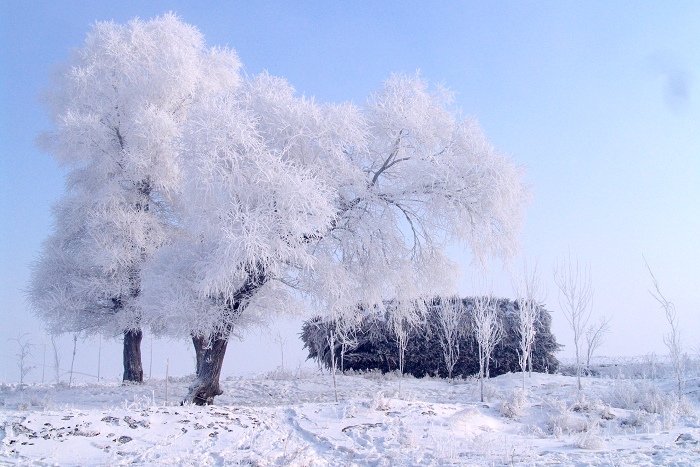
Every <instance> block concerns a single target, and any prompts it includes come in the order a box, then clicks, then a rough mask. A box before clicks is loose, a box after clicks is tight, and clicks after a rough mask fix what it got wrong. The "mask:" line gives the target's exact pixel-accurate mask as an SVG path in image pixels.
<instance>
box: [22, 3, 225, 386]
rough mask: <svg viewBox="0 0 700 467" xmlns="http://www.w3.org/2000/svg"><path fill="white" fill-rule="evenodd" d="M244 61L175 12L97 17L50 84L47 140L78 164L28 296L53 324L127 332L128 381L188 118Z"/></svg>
mask: <svg viewBox="0 0 700 467" xmlns="http://www.w3.org/2000/svg"><path fill="white" fill-rule="evenodd" d="M237 70H238V61H237V58H236V57H235V55H234V54H233V53H230V52H226V51H220V50H212V51H209V50H207V49H205V48H204V43H203V38H202V36H201V34H200V33H199V31H197V30H196V29H195V28H193V27H191V26H189V25H186V24H184V23H182V22H181V21H180V20H179V19H178V18H177V17H175V16H174V15H172V14H167V15H164V16H162V17H160V18H156V19H154V20H151V21H145V22H144V21H140V20H137V19H136V20H133V21H131V22H129V23H128V24H125V25H120V24H115V23H112V22H100V23H97V24H95V26H94V27H93V29H92V30H91V32H90V33H89V34H88V36H87V39H86V40H85V44H84V45H83V47H82V48H80V49H78V50H77V51H76V52H75V53H74V54H73V55H72V57H71V59H70V60H69V61H68V62H67V63H66V64H65V66H64V67H63V68H62V70H61V71H60V73H58V74H57V76H56V78H55V80H54V83H53V84H52V86H51V88H50V89H49V90H48V92H47V97H46V101H47V104H48V107H49V109H50V112H51V117H52V119H53V122H54V129H53V131H52V132H51V133H49V134H47V135H45V136H44V137H42V141H43V145H44V146H45V148H46V149H47V150H49V151H50V152H52V153H53V154H54V155H55V157H56V158H57V159H58V160H59V161H60V162H61V163H63V164H65V165H66V166H68V167H69V169H70V171H69V173H68V176H67V182H66V193H65V195H64V197H63V198H62V199H61V200H60V201H59V203H58V204H57V206H56V207H55V208H54V213H53V214H54V229H53V230H54V231H53V233H52V234H51V236H50V237H49V238H48V239H47V240H46V242H45V244H44V247H43V251H42V254H41V256H40V258H39V260H38V262H37V263H36V264H35V265H34V270H33V275H32V280H31V284H30V287H29V291H28V295H29V300H30V303H31V304H32V306H33V309H34V311H35V312H36V314H37V315H38V316H39V317H40V318H41V319H42V320H43V321H44V322H45V324H46V326H47V328H48V329H49V331H50V332H51V333H54V334H60V333H64V332H80V333H83V334H91V333H101V334H105V335H108V336H115V335H119V334H121V335H123V339H124V352H123V357H124V377H123V379H124V381H125V382H141V381H142V380H143V368H142V362H141V339H142V337H143V334H142V327H143V326H144V324H145V323H144V318H143V314H142V312H141V309H140V308H139V306H138V303H137V302H138V298H139V297H140V295H141V293H142V287H141V279H142V269H143V265H144V263H145V262H146V261H147V260H148V259H149V258H151V257H152V256H153V254H154V253H155V251H156V250H157V249H158V248H160V247H161V246H163V245H165V244H167V243H168V242H169V238H170V237H171V235H172V231H173V230H174V228H175V223H174V222H173V218H172V208H171V206H170V205H169V201H171V200H172V199H173V198H174V197H175V196H176V195H177V194H178V193H179V190H180V183H181V170H180V168H179V164H178V150H179V142H178V137H179V135H180V133H181V131H182V125H183V124H184V122H185V121H186V119H187V114H188V110H189V108H190V107H191V106H192V104H193V103H194V102H196V101H197V99H198V97H199V96H200V95H201V94H204V93H206V92H208V91H211V90H213V89H215V88H218V87H222V86H232V85H235V84H236V83H237V82H238V79H239V77H238V74H237Z"/></svg>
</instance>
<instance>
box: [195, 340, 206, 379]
mask: <svg viewBox="0 0 700 467" xmlns="http://www.w3.org/2000/svg"><path fill="white" fill-rule="evenodd" d="M192 343H193V344H194V353H195V355H196V357H197V363H196V365H197V366H196V367H195V369H194V370H195V374H196V375H197V377H199V375H200V374H201V373H202V361H203V360H204V351H205V350H206V347H207V344H208V343H209V341H208V340H207V338H206V337H204V336H194V335H193V336H192Z"/></svg>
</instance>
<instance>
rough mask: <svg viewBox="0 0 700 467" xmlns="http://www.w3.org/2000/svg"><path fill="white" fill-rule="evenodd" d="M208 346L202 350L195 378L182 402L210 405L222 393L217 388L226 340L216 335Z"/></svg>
mask: <svg viewBox="0 0 700 467" xmlns="http://www.w3.org/2000/svg"><path fill="white" fill-rule="evenodd" d="M193 341H194V338H193ZM208 344H209V345H207V346H205V347H206V348H204V352H203V354H202V358H201V366H200V367H199V371H198V372H197V378H196V379H195V380H194V381H193V382H192V384H191V385H190V387H189V392H188V394H187V397H186V398H185V401H184V402H191V403H193V404H196V405H210V404H212V403H213V402H214V397H216V396H219V395H221V394H223V393H224V391H223V390H222V389H221V388H220V387H219V377H220V376H221V366H222V365H223V363H224V356H225V355H226V346H227V345H228V339H227V338H224V337H221V336H219V335H217V336H214V337H212V339H211V341H210V342H209V343H208ZM196 345H197V344H195V346H196Z"/></svg>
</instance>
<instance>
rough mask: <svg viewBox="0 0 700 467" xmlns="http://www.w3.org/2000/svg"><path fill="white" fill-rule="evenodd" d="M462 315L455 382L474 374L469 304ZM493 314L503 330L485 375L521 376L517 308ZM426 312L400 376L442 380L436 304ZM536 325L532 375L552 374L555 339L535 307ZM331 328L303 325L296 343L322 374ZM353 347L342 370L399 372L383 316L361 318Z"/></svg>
mask: <svg viewBox="0 0 700 467" xmlns="http://www.w3.org/2000/svg"><path fill="white" fill-rule="evenodd" d="M462 301H463V304H464V307H465V309H466V316H465V319H464V322H463V326H464V327H465V333H464V337H463V338H462V339H461V341H460V346H459V347H460V355H459V359H458V361H457V365H456V366H455V368H454V375H455V376H469V375H475V374H478V372H479V359H478V346H477V343H476V339H474V337H473V333H472V330H471V319H470V313H471V310H472V309H473V302H474V300H473V298H464V299H462ZM497 304H498V310H499V315H500V317H501V320H502V323H503V325H504V337H503V339H502V340H501V342H500V343H499V344H497V345H496V348H495V349H494V352H493V355H492V359H491V365H490V374H491V376H497V375H500V374H503V373H508V372H517V371H520V365H519V363H518V348H519V339H520V334H519V332H518V319H519V318H518V302H517V301H511V300H508V299H498V300H497ZM431 305H432V306H429V307H428V311H427V313H426V314H425V317H424V319H423V320H422V322H421V324H420V325H419V326H417V327H416V328H414V329H413V330H412V332H411V334H410V338H409V341H408V347H407V349H406V355H405V358H406V363H405V372H406V373H408V374H411V375H413V376H416V377H422V376H425V375H430V376H436V375H437V376H441V377H447V368H446V367H445V362H444V359H443V354H442V347H441V346H440V338H439V335H438V327H437V323H438V318H437V311H436V310H437V306H439V305H440V299H439V298H436V299H434V300H433V301H432V303H431ZM538 311H539V320H538V321H537V324H536V335H535V343H534V347H533V355H532V356H533V358H532V363H533V370H534V371H537V372H547V373H553V372H555V371H556V370H557V368H558V367H559V361H558V360H557V358H556V357H555V353H556V352H557V351H558V350H559V348H560V345H559V344H557V342H556V339H555V337H554V335H553V334H552V332H551V323H552V318H551V316H550V312H549V311H547V310H546V309H545V308H544V307H542V306H540V307H538ZM334 328H335V324H334V323H333V322H332V321H324V320H323V319H322V318H320V317H316V318H312V319H310V320H308V321H306V322H305V323H304V325H303V327H302V333H301V339H302V341H303V342H304V348H306V349H308V351H309V356H308V358H310V359H315V360H317V361H318V362H319V364H322V365H324V366H325V367H326V368H330V367H331V352H330V346H329V345H328V336H329V334H330V331H331V329H334ZM356 342H357V346H356V347H355V348H354V349H351V350H349V351H347V352H346V354H345V359H344V362H343V363H344V369H346V370H350V369H352V370H365V371H366V370H375V369H376V370H381V371H382V372H389V371H394V370H396V369H398V360H399V358H398V350H397V346H396V342H395V340H394V337H393V334H392V333H391V331H390V330H389V327H388V325H387V315H386V314H383V313H374V312H366V313H365V315H364V318H363V320H362V323H361V326H360V327H359V330H358V331H357V333H356ZM335 357H336V362H337V368H340V343H336V352H335Z"/></svg>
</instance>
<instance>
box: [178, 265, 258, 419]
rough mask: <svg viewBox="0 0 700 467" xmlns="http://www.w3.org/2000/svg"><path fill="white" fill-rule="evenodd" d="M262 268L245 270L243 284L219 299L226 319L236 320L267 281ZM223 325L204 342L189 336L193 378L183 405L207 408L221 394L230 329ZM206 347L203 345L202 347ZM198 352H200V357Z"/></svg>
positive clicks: (231, 323) (228, 324)
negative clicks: (194, 366) (194, 369)
mask: <svg viewBox="0 0 700 467" xmlns="http://www.w3.org/2000/svg"><path fill="white" fill-rule="evenodd" d="M269 279H270V278H269V276H268V275H267V274H266V273H265V269H264V267H262V265H260V264H256V265H255V267H251V268H250V269H249V270H248V277H246V279H245V281H243V284H242V285H241V286H240V287H239V288H238V290H236V291H235V292H234V293H233V295H232V296H230V297H221V298H219V299H216V298H214V300H215V301H216V300H220V302H221V306H222V307H224V308H225V309H227V310H228V311H229V314H230V316H233V317H237V316H240V314H241V313H243V311H244V310H245V308H246V307H247V306H248V302H249V300H250V298H251V297H252V296H253V295H255V293H256V292H257V291H258V290H259V289H260V288H261V287H262V286H263V285H265V283H266V282H267V281H268V280H269ZM223 324H224V330H223V331H219V332H218V333H217V334H215V335H213V336H210V337H208V338H207V339H206V340H202V341H198V339H197V338H195V337H193V338H192V342H193V343H194V346H195V351H196V352H197V378H195V380H194V381H193V382H192V384H191V385H190V388H189V392H188V394H187V397H186V398H185V400H184V401H183V402H191V403H193V404H197V405H209V404H212V403H213V402H214V397H216V396H218V395H221V394H223V393H224V391H222V390H221V387H220V386H219V377H220V376H221V366H222V365H223V364H224V356H225V355H226V346H227V345H228V338H229V336H230V334H231V330H232V329H233V325H234V323H233V322H232V321H228V322H226V323H223ZM204 344H206V345H204ZM198 348H199V349H201V350H203V352H202V354H201V357H200V356H199V350H198Z"/></svg>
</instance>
